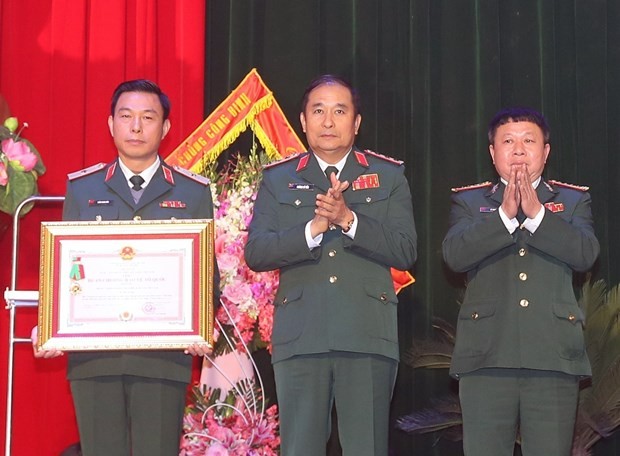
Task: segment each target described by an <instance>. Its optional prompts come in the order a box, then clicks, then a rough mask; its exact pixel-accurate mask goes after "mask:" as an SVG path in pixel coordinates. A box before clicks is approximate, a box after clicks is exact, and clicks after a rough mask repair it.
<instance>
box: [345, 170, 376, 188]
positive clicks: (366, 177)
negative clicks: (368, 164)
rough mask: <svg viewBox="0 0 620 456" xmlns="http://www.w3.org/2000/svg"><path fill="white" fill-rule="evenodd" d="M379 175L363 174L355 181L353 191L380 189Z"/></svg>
mask: <svg viewBox="0 0 620 456" xmlns="http://www.w3.org/2000/svg"><path fill="white" fill-rule="evenodd" d="M380 186H381V185H380V184H379V175H378V174H376V173H375V174H362V175H361V176H359V177H358V178H357V179H355V180H354V181H353V185H352V187H353V191H356V190H365V189H367V188H379V187H380Z"/></svg>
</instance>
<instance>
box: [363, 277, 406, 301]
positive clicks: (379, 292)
mask: <svg viewBox="0 0 620 456" xmlns="http://www.w3.org/2000/svg"><path fill="white" fill-rule="evenodd" d="M390 285H391V284H390ZM364 291H365V292H366V294H367V295H368V296H370V297H371V298H374V299H376V300H377V301H380V302H382V303H384V304H387V303H388V302H391V303H394V304H395V303H397V302H398V297H397V296H396V292H395V291H394V287H393V286H388V287H386V286H385V283H383V282H377V281H368V280H366V281H364Z"/></svg>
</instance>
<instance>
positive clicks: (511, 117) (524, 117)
mask: <svg viewBox="0 0 620 456" xmlns="http://www.w3.org/2000/svg"><path fill="white" fill-rule="evenodd" d="M509 122H532V123H533V124H536V125H538V127H539V128H540V129H541V130H542V134H543V138H544V140H545V144H548V143H549V138H550V136H551V133H550V131H549V125H548V124H547V121H546V120H545V117H544V116H543V115H542V114H541V113H540V112H538V111H536V110H534V109H532V108H524V107H511V108H504V109H502V110H500V111H499V112H498V113H497V114H495V116H494V117H493V119H492V120H491V122H489V130H488V137H489V144H491V145H492V144H493V143H494V141H495V133H497V129H498V128H499V127H500V126H501V125H504V124H507V123H509Z"/></svg>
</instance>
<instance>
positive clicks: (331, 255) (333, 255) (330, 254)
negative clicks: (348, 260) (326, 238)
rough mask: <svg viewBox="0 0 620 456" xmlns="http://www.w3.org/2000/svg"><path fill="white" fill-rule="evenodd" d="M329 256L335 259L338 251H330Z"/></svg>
mask: <svg viewBox="0 0 620 456" xmlns="http://www.w3.org/2000/svg"><path fill="white" fill-rule="evenodd" d="M328 255H329V256H330V257H332V258H333V257H335V256H336V251H335V250H330V251H329V253H328Z"/></svg>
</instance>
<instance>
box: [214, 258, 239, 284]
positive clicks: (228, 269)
mask: <svg viewBox="0 0 620 456" xmlns="http://www.w3.org/2000/svg"><path fill="white" fill-rule="evenodd" d="M216 258H217V267H218V268H219V269H220V273H221V274H222V275H223V274H224V273H233V272H235V271H236V270H237V268H238V267H239V257H238V256H235V255H231V254H229V253H224V252H222V253H220V254H219V255H216ZM227 288H228V287H227Z"/></svg>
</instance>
